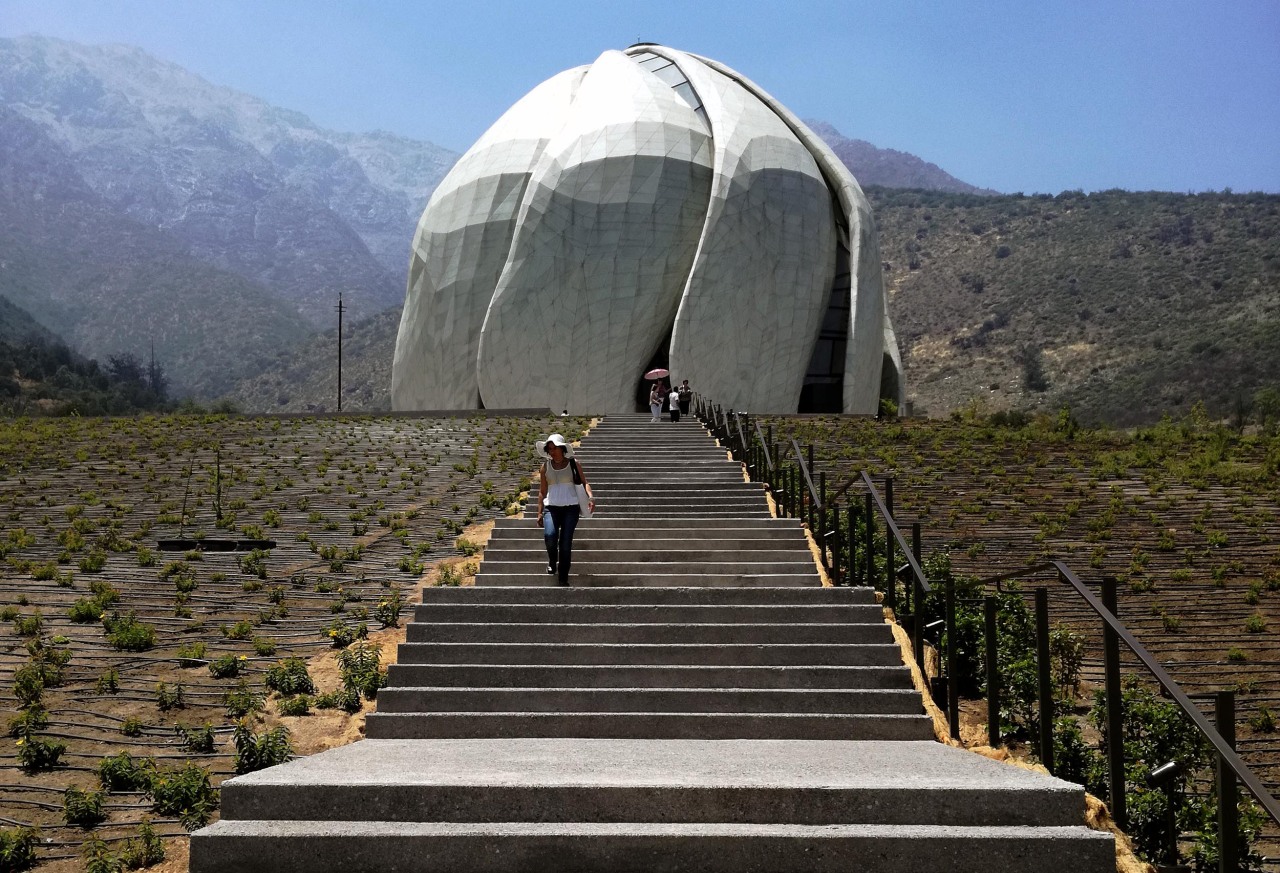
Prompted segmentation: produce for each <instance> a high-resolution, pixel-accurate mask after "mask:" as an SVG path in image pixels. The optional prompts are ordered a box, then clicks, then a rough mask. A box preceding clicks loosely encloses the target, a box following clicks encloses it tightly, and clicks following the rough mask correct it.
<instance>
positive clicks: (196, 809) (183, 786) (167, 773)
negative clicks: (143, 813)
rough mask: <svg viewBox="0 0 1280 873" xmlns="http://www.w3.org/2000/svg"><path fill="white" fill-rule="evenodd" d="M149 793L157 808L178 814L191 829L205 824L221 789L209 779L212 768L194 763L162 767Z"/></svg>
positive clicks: (148, 789)
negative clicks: (216, 787) (170, 767)
mask: <svg viewBox="0 0 1280 873" xmlns="http://www.w3.org/2000/svg"><path fill="white" fill-rule="evenodd" d="M146 793H147V794H148V796H150V797H151V800H152V809H153V810H154V811H155V812H157V813H158V814H160V815H167V816H173V817H175V818H177V819H178V820H179V821H181V822H182V825H183V827H185V828H187V830H195V829H196V828H199V827H203V826H204V825H205V824H207V823H208V821H209V817H210V816H211V815H213V812H214V810H216V809H217V808H218V791H217V789H215V788H214V787H213V785H212V784H211V783H210V782H209V771H207V770H205V769H203V768H201V767H198V766H196V765H195V764H191V763H188V764H186V765H185V766H183V767H177V768H173V769H166V770H160V771H158V772H157V773H156V774H155V776H154V777H153V778H152V780H151V784H150V785H149V786H148V787H147V789H146Z"/></svg>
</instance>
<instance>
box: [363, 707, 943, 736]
mask: <svg viewBox="0 0 1280 873" xmlns="http://www.w3.org/2000/svg"><path fill="white" fill-rule="evenodd" d="M365 735H366V736H367V737H369V738H370V739H384V740H391V739H428V738H442V737H448V738H459V739H462V738H495V737H505V738H513V737H530V738H533V737H582V738H587V739H673V740H676V739H679V740H752V739H774V740H885V741H897V740H929V739H933V721H932V720H931V719H929V718H928V717H927V716H923V715H921V716H909V715H758V714H741V713H702V714H700V713H688V714H686V713H582V712H576V713H532V714H527V715H526V714H522V713H472V712H463V713H434V714H430V715H425V714H419V713H383V712H375V713H370V714H369V716H368V717H367V720H366V722H365Z"/></svg>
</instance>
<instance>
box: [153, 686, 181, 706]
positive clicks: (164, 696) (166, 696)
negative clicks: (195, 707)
mask: <svg viewBox="0 0 1280 873" xmlns="http://www.w3.org/2000/svg"><path fill="white" fill-rule="evenodd" d="M156 706H157V707H158V708H159V709H160V711H161V712H168V711H169V710H171V709H186V708H187V695H186V690H185V689H184V688H183V687H182V683H181V682H179V683H177V684H174V685H170V684H168V683H167V682H157V683H156Z"/></svg>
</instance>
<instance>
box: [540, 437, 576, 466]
mask: <svg viewBox="0 0 1280 873" xmlns="http://www.w3.org/2000/svg"><path fill="white" fill-rule="evenodd" d="M548 444H551V445H554V446H559V447H560V448H562V449H564V456H565V457H566V458H572V457H573V446H571V445H569V443H568V441H567V440H565V438H564V437H563V436H562V435H561V434H558V433H553V434H552V435H551V436H549V437H547V438H546V439H545V440H539V441H538V445H537V449H538V454H539V455H541V456H542V457H544V458H546V459H548V460H550V459H551V455H550V454H548V452H547V445H548Z"/></svg>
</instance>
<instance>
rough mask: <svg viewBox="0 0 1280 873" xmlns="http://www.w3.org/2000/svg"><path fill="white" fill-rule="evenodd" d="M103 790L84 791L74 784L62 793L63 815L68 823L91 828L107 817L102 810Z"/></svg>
mask: <svg viewBox="0 0 1280 873" xmlns="http://www.w3.org/2000/svg"><path fill="white" fill-rule="evenodd" d="M102 798H103V792H101V791H93V790H90V791H84V790H81V789H79V788H76V787H75V786H74V785H73V786H71V787H70V788H68V789H67V790H66V791H65V792H64V793H63V795H62V817H63V819H65V820H66V822H67V824H69V825H73V826H75V827H81V828H91V827H93V826H94V825H96V824H98V823H99V822H101V821H102V820H103V819H105V818H106V817H107V814H106V813H105V812H103V810H102Z"/></svg>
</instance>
